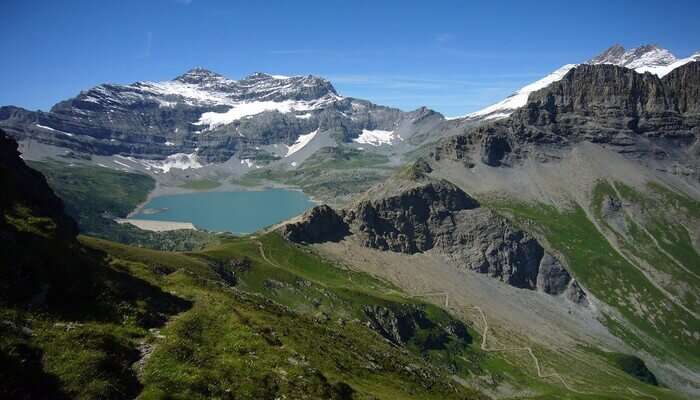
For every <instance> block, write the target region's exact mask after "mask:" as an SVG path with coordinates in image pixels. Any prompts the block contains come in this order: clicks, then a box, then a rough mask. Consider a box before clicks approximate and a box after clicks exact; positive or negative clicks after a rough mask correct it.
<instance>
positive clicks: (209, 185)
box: [179, 179, 221, 190]
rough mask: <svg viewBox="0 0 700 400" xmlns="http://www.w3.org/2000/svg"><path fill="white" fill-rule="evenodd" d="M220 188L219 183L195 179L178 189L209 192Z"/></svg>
mask: <svg viewBox="0 0 700 400" xmlns="http://www.w3.org/2000/svg"><path fill="white" fill-rule="evenodd" d="M219 186H221V182H219V181H214V180H211V179H197V180H192V181H188V182H186V183H183V184H182V185H180V186H179V187H181V188H184V189H192V190H211V189H216V188H218V187H219Z"/></svg>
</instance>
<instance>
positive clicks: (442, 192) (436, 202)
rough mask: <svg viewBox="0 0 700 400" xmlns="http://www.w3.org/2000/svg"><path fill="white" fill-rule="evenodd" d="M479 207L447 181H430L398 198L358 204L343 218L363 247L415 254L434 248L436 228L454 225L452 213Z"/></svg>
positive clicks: (392, 197) (408, 190)
mask: <svg viewBox="0 0 700 400" xmlns="http://www.w3.org/2000/svg"><path fill="white" fill-rule="evenodd" d="M478 205H479V204H478V203H477V202H476V200H474V199H472V198H471V197H469V196H468V195H467V194H466V193H464V192H463V191H461V190H460V189H459V188H457V187H456V186H454V185H452V184H451V183H449V182H446V181H440V182H429V183H427V184H425V185H421V186H418V187H415V188H410V189H407V190H406V191H404V192H402V193H400V194H399V195H395V196H390V197H386V198H381V199H377V200H364V201H361V202H360V203H359V204H357V205H356V206H355V207H353V208H351V209H350V210H348V211H347V214H346V217H345V219H346V221H349V223H350V225H351V226H352V227H353V231H354V232H357V237H358V239H359V240H360V241H361V242H362V244H363V245H364V246H367V247H372V248H377V249H381V250H391V251H398V252H402V253H416V252H419V251H426V250H429V249H431V248H433V247H434V246H435V243H436V241H437V240H438V237H437V236H436V235H437V234H438V233H439V232H437V231H436V229H435V227H438V226H440V227H442V226H444V225H448V226H453V223H454V221H453V220H452V215H453V213H455V212H458V211H460V210H466V209H472V208H475V207H478Z"/></svg>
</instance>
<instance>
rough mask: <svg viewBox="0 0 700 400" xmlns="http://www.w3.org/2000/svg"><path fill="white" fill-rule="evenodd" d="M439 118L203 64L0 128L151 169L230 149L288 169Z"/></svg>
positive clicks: (9, 116)
mask: <svg viewBox="0 0 700 400" xmlns="http://www.w3.org/2000/svg"><path fill="white" fill-rule="evenodd" d="M442 120H443V117H442V116H441V115H440V114H438V113H436V112H433V111H430V110H428V109H425V108H421V109H418V110H416V111H413V112H403V111H400V110H398V109H395V108H390V107H384V106H379V105H376V104H373V103H371V102H368V101H365V100H359V99H354V98H350V97H343V96H341V95H339V94H338V93H337V92H336V90H335V88H334V87H333V85H331V83H330V82H329V81H327V80H325V79H322V78H319V77H315V76H311V75H309V76H294V77H287V76H279V75H268V74H263V73H256V74H253V75H250V76H248V77H246V78H244V79H241V80H231V79H228V78H225V77H224V76H222V75H219V74H217V73H214V72H211V71H208V70H206V69H203V68H195V69H192V70H190V71H188V72H186V73H185V74H183V75H180V76H178V77H177V78H175V79H173V80H171V81H164V82H136V83H133V84H130V85H117V84H102V85H99V86H96V87H93V88H91V89H89V90H87V91H84V92H81V93H80V94H79V95H77V96H76V97H74V98H71V99H68V100H65V101H62V102H59V103H58V104H56V105H55V106H54V107H52V108H51V110H50V111H49V112H41V111H36V112H34V111H28V110H25V109H22V108H18V107H12V106H9V107H2V108H0V127H2V128H4V129H5V130H6V131H7V132H9V133H10V134H11V135H13V136H14V137H15V138H17V139H18V140H20V141H23V140H31V141H35V142H39V143H41V144H46V145H50V146H54V147H59V148H68V149H70V150H71V151H72V152H73V153H74V154H78V155H79V156H80V155H82V157H83V158H85V157H89V156H94V155H96V156H113V155H118V156H121V157H126V158H127V159H132V160H131V161H133V159H137V160H148V161H139V162H137V163H139V164H140V166H141V167H142V168H144V169H145V170H147V171H150V172H152V173H161V172H167V171H169V170H171V169H177V168H180V169H183V168H198V167H201V166H202V165H203V164H207V163H223V162H225V161H228V160H230V159H231V158H232V157H234V156H235V160H236V164H237V165H239V166H240V167H241V168H243V169H251V168H255V167H259V166H261V165H265V164H267V163H270V162H273V161H279V160H284V163H285V164H286V165H287V166H288V167H289V166H293V165H294V164H296V163H298V162H300V161H302V160H303V159H305V158H306V157H308V156H309V155H310V154H311V153H313V151H315V150H317V149H318V148H320V147H323V146H334V145H337V144H338V143H354V144H356V145H357V146H358V147H362V146H364V147H379V146H386V145H396V144H401V143H403V142H406V143H408V142H410V141H411V139H412V137H413V136H414V135H416V134H417V133H420V132H421V131H424V130H425V129H426V128H430V127H432V125H433V124H435V123H438V122H440V121H442ZM310 149H313V150H310ZM25 152H29V153H31V151H27V150H26V149H25ZM30 156H31V155H30ZM121 162H122V163H124V161H123V160H122V161H121ZM127 163H129V161H127ZM129 165H130V164H129Z"/></svg>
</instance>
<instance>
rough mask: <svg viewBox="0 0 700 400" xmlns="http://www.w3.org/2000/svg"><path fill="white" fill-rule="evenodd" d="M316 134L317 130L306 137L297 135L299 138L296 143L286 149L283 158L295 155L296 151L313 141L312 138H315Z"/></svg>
mask: <svg viewBox="0 0 700 400" xmlns="http://www.w3.org/2000/svg"><path fill="white" fill-rule="evenodd" d="M317 133H318V129H316V130H315V131H313V132H311V133H307V134H306V135H299V138H298V139H297V141H296V142H294V144H293V145H291V146H289V148H288V149H287V155H286V156H285V157H289V156H291V155H292V154H294V153H296V152H297V151H299V150H301V149H303V148H304V146H306V145H307V144H309V142H310V141H311V140H313V138H314V137H316V134H317Z"/></svg>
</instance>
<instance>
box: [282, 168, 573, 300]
mask: <svg viewBox="0 0 700 400" xmlns="http://www.w3.org/2000/svg"><path fill="white" fill-rule="evenodd" d="M397 179H398V178H397ZM403 183H404V184H405V183H406V182H403ZM407 186H408V187H407V188H403V189H402V190H400V191H398V193H396V192H391V191H390V193H389V194H386V195H385V196H383V197H382V196H376V197H375V198H370V199H365V200H362V201H359V202H358V203H356V204H355V205H354V206H352V207H350V208H348V209H344V210H339V211H335V210H333V209H331V208H330V207H328V206H319V207H316V208H314V209H312V210H311V211H309V212H308V213H307V214H305V215H304V216H303V217H302V219H301V221H299V222H296V223H292V224H287V225H285V226H283V227H282V228H281V232H282V235H283V236H285V237H286V238H287V239H289V240H292V241H295V242H303V243H321V242H326V241H337V240H340V239H342V238H345V237H348V236H350V235H351V237H352V240H356V241H358V242H359V243H360V244H361V245H362V246H364V247H369V248H374V249H379V250H385V251H395V252H401V253H407V254H414V253H419V252H425V251H428V250H431V249H435V250H436V251H438V252H440V253H441V254H444V255H445V256H446V257H447V258H448V259H450V260H451V262H452V263H454V264H455V265H457V266H459V267H461V268H466V269H470V270H472V271H476V272H479V273H483V274H487V275H489V276H491V277H494V278H496V279H499V280H501V281H503V282H505V283H508V284H509V285H512V286H515V287H519V288H525V289H531V290H539V291H542V292H545V293H548V294H551V295H559V294H565V295H566V297H567V298H569V299H571V300H572V301H574V302H576V303H579V304H587V299H586V295H585V292H583V290H582V289H581V288H580V287H579V286H578V285H577V284H576V282H575V281H574V280H573V279H572V277H571V275H570V274H569V272H568V271H567V270H566V268H565V267H564V265H563V264H562V263H561V262H560V261H559V260H558V259H557V258H556V257H555V256H554V255H552V254H550V253H548V252H547V251H546V250H545V249H544V248H543V247H542V245H541V244H540V243H539V242H538V241H537V239H536V238H534V237H533V236H531V235H530V234H528V233H526V232H524V231H521V230H519V229H516V228H514V227H513V226H512V225H511V224H510V222H508V221H507V220H506V219H505V218H502V217H500V216H498V215H496V214H494V213H493V212H492V211H490V210H488V209H485V208H482V207H480V206H479V203H478V202H477V201H476V200H474V199H473V198H471V197H470V196H469V195H468V194H466V193H464V192H463V191H462V190H461V189H459V188H458V187H456V186H455V185H453V184H451V183H449V182H447V181H434V180H432V179H430V178H429V177H426V176H421V177H419V179H418V181H417V182H415V181H414V182H411V183H410V184H408V185H407Z"/></svg>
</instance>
